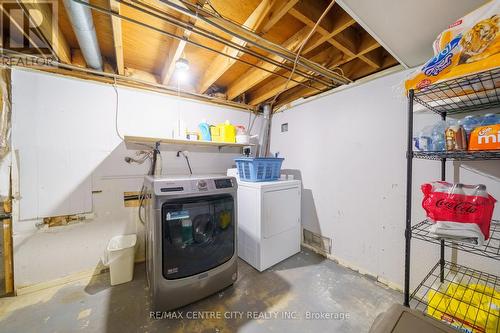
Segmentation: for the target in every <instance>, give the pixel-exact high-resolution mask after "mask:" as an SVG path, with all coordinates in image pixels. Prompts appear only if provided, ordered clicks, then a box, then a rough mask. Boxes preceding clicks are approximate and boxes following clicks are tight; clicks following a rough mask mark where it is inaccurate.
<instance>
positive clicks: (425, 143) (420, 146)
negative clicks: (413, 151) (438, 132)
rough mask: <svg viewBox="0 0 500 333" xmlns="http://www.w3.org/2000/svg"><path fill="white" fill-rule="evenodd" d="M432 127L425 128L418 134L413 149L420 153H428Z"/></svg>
mask: <svg viewBox="0 0 500 333" xmlns="http://www.w3.org/2000/svg"><path fill="white" fill-rule="evenodd" d="M431 137H432V126H425V127H424V128H423V129H422V130H421V131H420V133H419V135H418V137H417V139H416V142H415V148H417V150H420V151H429V150H431V149H432V147H431V144H432V138H431Z"/></svg>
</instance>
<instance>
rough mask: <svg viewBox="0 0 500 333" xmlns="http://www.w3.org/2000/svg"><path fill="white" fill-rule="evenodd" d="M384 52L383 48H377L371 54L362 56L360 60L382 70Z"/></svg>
mask: <svg viewBox="0 0 500 333" xmlns="http://www.w3.org/2000/svg"><path fill="white" fill-rule="evenodd" d="M383 51H384V49H383V48H377V49H375V50H373V51H371V52H368V53H365V54H363V55H360V56H359V58H361V60H363V61H364V62H365V63H367V64H368V65H370V66H372V67H373V68H380V67H382V61H383V60H384V59H383Z"/></svg>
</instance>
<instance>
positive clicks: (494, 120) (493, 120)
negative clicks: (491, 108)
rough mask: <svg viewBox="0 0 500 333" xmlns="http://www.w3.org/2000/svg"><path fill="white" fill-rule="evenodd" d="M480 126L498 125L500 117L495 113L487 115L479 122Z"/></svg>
mask: <svg viewBox="0 0 500 333" xmlns="http://www.w3.org/2000/svg"><path fill="white" fill-rule="evenodd" d="M480 124H481V126H488V125H496V124H500V115H499V114H495V113H487V114H485V115H484V116H483V117H482V118H481V120H480Z"/></svg>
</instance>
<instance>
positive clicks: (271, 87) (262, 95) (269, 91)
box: [249, 47, 343, 105]
mask: <svg viewBox="0 0 500 333" xmlns="http://www.w3.org/2000/svg"><path fill="white" fill-rule="evenodd" d="M342 57H343V54H342V53H340V52H338V51H336V50H333V48H332V47H331V48H328V49H326V50H324V51H323V52H320V53H319V54H317V55H316V56H314V57H313V58H311V60H312V61H318V62H322V63H323V64H329V63H337V62H338V61H339V59H341V58H342ZM292 79H293V80H295V81H292V80H290V81H289V82H287V81H288V80H287V79H285V78H281V77H278V78H276V79H274V80H272V81H270V82H268V83H266V84H265V85H263V86H261V87H259V88H258V89H257V90H255V91H254V92H253V93H252V96H251V99H250V101H249V104H251V105H257V104H259V103H262V102H264V101H266V100H268V99H270V98H271V97H274V96H275V95H276V94H279V93H280V92H282V91H283V90H284V89H285V87H286V89H287V90H288V89H291V88H293V87H295V86H297V85H299V84H300V83H301V82H307V81H308V79H306V78H304V77H303V76H300V75H297V74H295V75H294V76H293V77H292ZM296 81H298V82H296Z"/></svg>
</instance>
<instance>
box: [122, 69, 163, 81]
mask: <svg viewBox="0 0 500 333" xmlns="http://www.w3.org/2000/svg"><path fill="white" fill-rule="evenodd" d="M124 74H125V76H128V77H130V78H134V79H137V80H141V81H146V82H151V83H154V84H158V83H160V78H159V77H157V76H156V75H154V74H151V73H149V72H146V71H142V70H139V69H135V68H129V67H126V68H125V73H124Z"/></svg>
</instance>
